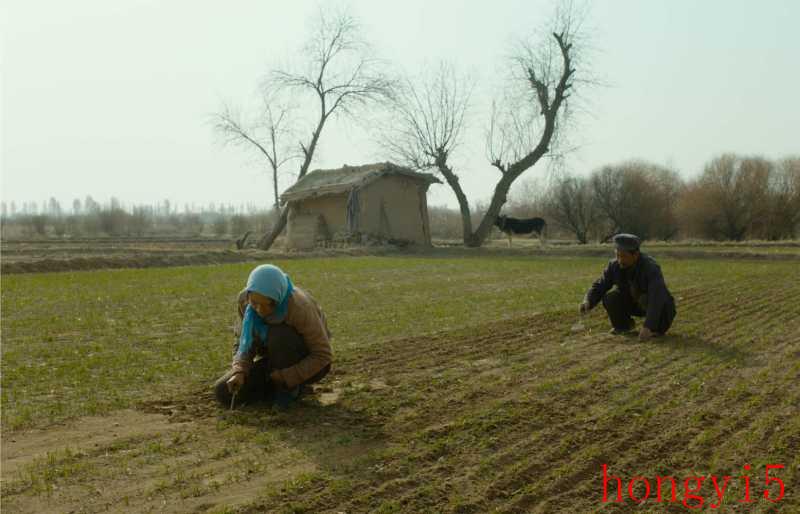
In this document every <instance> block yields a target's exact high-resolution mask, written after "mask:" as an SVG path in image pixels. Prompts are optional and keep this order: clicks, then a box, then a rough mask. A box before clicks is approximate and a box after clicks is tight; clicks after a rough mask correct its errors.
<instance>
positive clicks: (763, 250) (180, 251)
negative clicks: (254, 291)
mask: <svg viewBox="0 0 800 514" xmlns="http://www.w3.org/2000/svg"><path fill="white" fill-rule="evenodd" d="M494 236H495V237H494V238H493V239H489V240H488V241H486V243H485V244H484V246H483V247H482V248H480V249H474V248H464V246H463V243H462V242H461V241H458V240H434V247H433V248H426V247H413V246H411V247H407V248H396V247H393V246H372V247H330V248H317V249H316V250H314V251H313V252H295V251H290V250H286V249H285V247H284V241H283V239H282V238H279V239H278V240H277V241H276V242H275V244H274V245H273V248H272V249H271V250H270V252H262V251H259V250H256V249H255V248H254V247H250V248H248V249H245V250H237V249H236V245H235V242H234V241H233V240H232V239H215V238H183V239H180V238H177V239H169V238H164V237H158V238H153V237H142V238H93V239H81V238H76V239H54V238H51V239H16V240H3V241H2V242H0V264H1V265H2V273H3V274H12V273H39V272H53V271H79V270H94V269H121V268H151V267H172V266H190V265H203V264H230V263H236V262H254V261H259V260H265V259H276V258H284V259H289V258H291V259H294V258H308V257H342V256H348V255H395V256H408V255H412V256H415V255H416V256H420V255H425V256H436V257H445V258H446V257H462V256H476V255H483V256H486V257H497V256H504V257H513V256H520V257H522V256H527V257H530V256H534V255H535V256H539V257H547V256H550V257H557V256H574V257H589V256H591V257H598V256H608V255H610V254H612V253H613V251H612V249H611V245H610V244H597V243H591V244H586V245H580V244H576V243H575V242H574V241H567V240H549V241H547V243H546V244H544V245H543V244H542V243H541V242H540V241H539V240H538V238H529V237H524V238H514V241H513V246H512V247H510V248H509V246H508V240H507V239H506V238H505V237H504V236H499V235H497V234H494ZM251 243H252V244H255V238H254V239H252V240H251ZM645 251H647V252H650V253H652V254H653V255H655V256H657V257H663V258H692V257H696V258H712V259H716V258H725V259H741V258H745V259H750V258H758V259H765V260H797V261H800V241H747V242H710V241H680V242H670V243H664V242H647V243H646V244H645Z"/></svg>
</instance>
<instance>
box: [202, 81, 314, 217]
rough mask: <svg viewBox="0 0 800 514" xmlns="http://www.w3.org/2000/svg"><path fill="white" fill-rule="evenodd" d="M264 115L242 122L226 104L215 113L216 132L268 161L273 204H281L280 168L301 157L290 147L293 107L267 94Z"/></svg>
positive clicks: (224, 139)
mask: <svg viewBox="0 0 800 514" xmlns="http://www.w3.org/2000/svg"><path fill="white" fill-rule="evenodd" d="M263 104H264V105H263V113H262V114H261V116H259V119H257V120H256V121H254V122H252V123H247V122H245V121H243V120H242V116H241V114H240V113H239V112H238V111H236V110H235V109H233V108H232V107H231V106H230V105H228V104H226V105H224V106H223V107H222V110H221V111H220V112H218V113H216V114H214V129H215V130H216V131H217V132H218V133H219V134H220V135H221V136H222V137H223V142H224V143H225V144H230V145H237V146H241V147H245V148H249V149H253V150H256V151H257V152H258V153H259V154H261V155H262V156H263V157H265V158H266V159H267V162H268V163H269V167H270V172H271V176H272V192H273V203H274V206H275V209H279V208H280V204H279V203H278V194H279V189H278V175H279V173H280V169H281V168H282V167H283V166H284V165H285V164H286V163H287V162H289V161H291V160H292V159H296V158H298V157H299V155H298V153H297V152H294V151H292V148H291V147H289V146H288V145H287V142H288V138H289V137H290V136H291V135H292V127H291V126H290V125H289V122H290V121H291V119H290V116H291V113H292V107H291V104H290V103H289V102H287V101H281V100H279V99H278V98H277V96H276V95H269V94H268V93H265V94H264V97H263Z"/></svg>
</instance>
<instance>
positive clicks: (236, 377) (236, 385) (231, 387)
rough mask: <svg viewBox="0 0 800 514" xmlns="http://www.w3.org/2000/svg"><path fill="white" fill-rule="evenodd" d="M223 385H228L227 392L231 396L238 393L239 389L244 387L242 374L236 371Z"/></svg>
mask: <svg viewBox="0 0 800 514" xmlns="http://www.w3.org/2000/svg"><path fill="white" fill-rule="evenodd" d="M225 383H226V384H227V385H228V392H230V393H231V394H234V393H236V392H238V391H239V389H241V387H242V386H243V385H244V373H243V372H241V371H237V372H236V373H234V374H233V375H232V376H231V378H229V379H228V381H227V382H225Z"/></svg>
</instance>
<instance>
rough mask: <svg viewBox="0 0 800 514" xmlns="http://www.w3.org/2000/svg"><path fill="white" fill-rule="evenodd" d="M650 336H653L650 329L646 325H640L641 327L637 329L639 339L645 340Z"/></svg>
mask: <svg viewBox="0 0 800 514" xmlns="http://www.w3.org/2000/svg"><path fill="white" fill-rule="evenodd" d="M651 337H653V333H652V332H651V331H650V329H649V328H647V327H642V329H641V330H640V331H639V341H645V340H647V339H650V338H651Z"/></svg>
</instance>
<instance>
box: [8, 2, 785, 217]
mask: <svg viewBox="0 0 800 514" xmlns="http://www.w3.org/2000/svg"><path fill="white" fill-rule="evenodd" d="M326 4H327V2H317V1H305V0H294V1H292V2H286V1H281V2H278V1H256V0H233V1H230V2H212V1H206V0H192V1H189V0H169V1H164V0H160V1H157V0H114V1H108V0H72V1H70V2H61V1H56V0H50V1H39V0H5V1H4V2H3V3H2V6H0V15H1V16H2V17H1V18H0V30H1V31H2V46H1V47H0V51H1V53H0V70H2V84H1V85H0V90H1V95H2V96H1V98H2V103H1V104H0V118H1V119H2V124H1V125H0V154H1V155H2V160H1V161H0V166H1V168H0V171H1V175H0V190H2V195H1V196H2V200H3V201H4V202H6V203H10V202H11V201H14V202H16V204H17V205H21V204H22V203H23V202H26V201H36V202H42V201H44V200H47V199H48V198H50V197H55V198H56V199H58V200H59V201H60V202H61V204H62V206H71V205H72V201H73V199H75V198H80V199H83V198H85V197H86V195H91V196H92V197H93V198H94V199H95V200H96V201H99V202H101V203H105V202H107V201H109V199H110V198H111V197H116V198H118V199H120V200H121V201H122V202H123V203H125V204H144V203H155V202H160V201H162V200H164V199H168V200H170V201H171V202H172V203H173V204H174V205H176V204H177V205H184V204H187V203H193V204H195V205H198V206H199V205H207V204H209V203H211V202H213V203H215V204H219V203H226V204H228V203H233V204H242V203H249V204H255V205H263V206H264V207H267V206H269V205H270V204H271V198H272V192H271V181H270V178H269V175H268V173H267V168H266V166H265V163H264V162H263V161H262V160H260V159H258V158H257V156H256V155H255V154H253V153H251V152H248V151H246V150H243V149H241V148H236V147H226V146H224V145H222V144H221V142H220V138H219V136H218V135H217V134H215V133H214V131H213V129H212V126H211V123H210V121H209V120H210V117H211V115H212V114H213V113H214V112H218V111H219V110H220V108H221V106H222V104H223V102H228V103H230V104H232V105H236V106H240V107H241V108H242V109H246V108H247V107H248V106H252V105H254V102H255V100H256V99H257V89H258V85H259V84H260V82H261V81H262V79H263V78H264V76H265V75H266V74H267V72H268V71H269V70H271V69H274V68H276V67H278V66H280V65H282V64H285V63H287V62H289V63H292V62H296V59H298V55H299V53H298V51H299V48H300V47H301V46H302V44H303V42H304V39H305V37H306V36H307V34H308V30H307V28H308V26H309V23H310V21H311V20H312V19H313V17H314V15H315V13H316V12H317V11H318V7H319V6H320V5H322V6H323V8H324V7H325V6H326ZM342 5H347V6H349V9H350V11H351V13H352V14H353V15H355V17H356V18H357V19H358V20H359V21H360V23H361V24H362V26H363V28H364V35H365V37H366V38H367V40H368V41H370V42H371V44H372V45H373V47H374V50H375V52H376V54H377V55H378V56H379V57H381V58H383V59H385V60H386V62H387V63H390V64H391V65H392V66H394V67H396V69H398V70H401V69H402V70H406V71H408V72H414V71H415V70H419V69H421V68H424V67H425V66H429V65H430V64H431V63H432V62H436V61H437V60H439V59H446V60H448V61H450V62H452V63H453V64H454V65H455V66H456V67H457V68H458V69H459V70H463V71H465V72H468V73H470V74H471V75H472V76H474V77H475V79H476V80H477V86H476V93H475V94H474V95H473V99H472V100H473V107H474V109H473V111H471V116H470V117H469V118H468V119H467V123H468V125H467V128H468V130H467V131H466V132H465V135H464V138H463V141H462V144H461V145H460V147H459V148H458V150H457V152H456V154H455V155H454V156H453V163H454V164H455V167H456V171H457V172H458V173H459V174H460V176H461V181H462V184H463V186H464V189H465V191H466V193H467V195H468V197H469V198H470V199H471V201H472V202H475V201H479V200H486V199H488V198H489V197H490V194H491V185H492V184H494V183H495V181H496V179H497V173H498V172H497V170H495V169H494V168H492V167H491V166H489V164H488V162H487V160H486V157H485V150H484V148H485V145H484V136H483V134H484V132H485V129H486V126H487V116H486V113H487V112H488V106H489V105H490V104H491V99H492V98H493V96H494V95H495V94H496V93H497V91H498V88H499V85H500V83H499V79H498V77H502V76H504V71H505V70H506V69H507V61H506V60H505V59H506V57H507V56H508V54H509V51H510V49H511V48H513V43H514V42H515V41H517V40H518V39H520V38H525V37H527V36H528V35H529V34H531V32H532V31H533V30H534V29H535V28H537V27H539V26H541V24H542V23H543V22H545V21H546V18H547V17H548V16H549V13H550V12H551V11H552V8H553V5H554V4H553V3H552V2H550V1H545V0H519V1H514V0H494V1H492V2H465V1H464V0H406V1H404V2H396V1H391V2H390V1H384V0H354V1H352V2H346V3H345V2H342V1H337V2H336V6H339V7H341V6H342ZM587 7H588V17H587V20H586V22H585V25H584V26H585V31H586V34H587V35H588V36H589V40H590V50H589V51H588V52H587V53H586V56H587V64H588V66H587V67H585V68H581V69H578V70H577V76H578V77H587V76H589V74H590V75H591V77H592V78H593V79H597V80H596V82H597V83H596V84H594V85H591V86H588V85H587V86H586V87H583V86H581V89H580V91H579V93H580V98H581V106H582V109H581V110H580V111H579V113H578V114H577V116H576V117H575V118H574V120H573V124H572V126H571V127H570V129H569V130H570V133H569V139H570V141H571V142H572V143H574V145H575V149H574V150H573V151H572V152H571V153H569V154H568V155H567V158H566V160H565V162H564V165H565V169H566V170H568V171H570V172H572V173H574V174H577V175H588V174H589V173H591V171H592V170H594V169H596V168H598V167H600V166H603V165H606V164H613V163H619V162H623V161H626V160H630V159H645V160H648V161H651V162H654V163H658V164H663V165H667V166H670V167H673V168H674V169H676V170H678V171H679V173H680V174H681V175H682V176H684V177H686V178H690V177H693V176H696V175H697V174H698V173H699V172H700V171H702V169H703V166H704V164H705V163H707V162H708V161H709V160H711V159H712V158H714V157H715V156H717V155H719V154H721V153H724V152H736V153H739V154H743V155H753V154H758V155H763V156H765V157H767V158H774V159H778V158H781V157H784V156H787V155H790V154H794V155H796V154H798V153H800V136H798V133H800V102H799V101H798V91H800V58H798V52H799V51H800V31H798V30H797V26H798V23H799V22H800V2H796V1H794V0H765V1H760V2H752V1H747V0H705V1H702V2H700V1H694V0H663V1H662V0H647V1H642V0H604V1H597V2H588V4H587ZM383 160H386V156H385V154H383V153H382V152H381V150H380V148H379V147H378V146H377V145H376V144H375V143H374V141H373V140H372V137H371V135H370V132H369V131H367V130H364V129H363V128H361V127H359V126H356V125H355V124H352V123H348V122H347V121H346V120H337V121H335V122H333V123H331V124H329V125H328V126H327V127H326V129H325V132H324V133H323V136H322V142H321V146H320V149H319V153H318V155H317V157H316V159H315V160H314V162H313V163H312V169H313V168H335V167H339V166H341V165H342V164H344V163H347V164H360V163H368V162H376V161H383ZM296 171H297V170H296V165H295V166H294V167H292V168H291V169H286V172H285V173H286V174H285V176H284V178H283V182H284V184H285V185H288V183H289V182H290V181H291V180H292V178H291V176H292V173H296ZM547 173H548V171H547V166H546V165H544V164H540V165H537V166H536V167H534V168H532V169H531V170H529V171H528V172H526V174H525V175H523V177H524V178H525V179H526V180H529V181H534V183H536V181H541V180H543V179H544V177H546V176H547ZM429 204H431V205H448V206H455V205H456V201H455V198H454V196H453V194H452V192H451V191H450V190H449V189H448V188H447V187H446V186H444V185H434V186H433V187H432V188H431V190H430V193H429Z"/></svg>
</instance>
